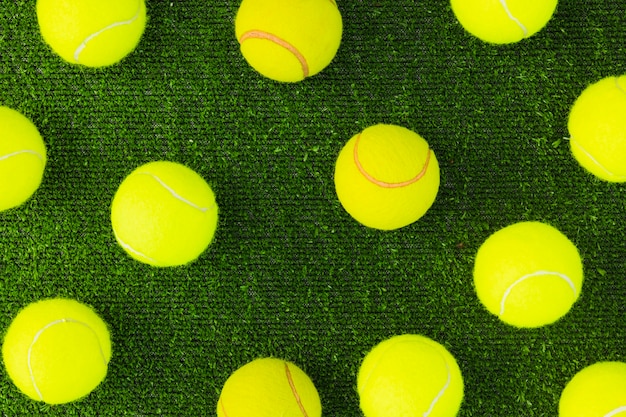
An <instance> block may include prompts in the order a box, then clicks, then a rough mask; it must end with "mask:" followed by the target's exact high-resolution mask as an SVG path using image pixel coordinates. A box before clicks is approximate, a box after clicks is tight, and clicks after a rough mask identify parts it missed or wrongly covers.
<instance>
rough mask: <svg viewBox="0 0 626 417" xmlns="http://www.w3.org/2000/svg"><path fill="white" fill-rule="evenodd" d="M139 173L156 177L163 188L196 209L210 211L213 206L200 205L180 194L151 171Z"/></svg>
mask: <svg viewBox="0 0 626 417" xmlns="http://www.w3.org/2000/svg"><path fill="white" fill-rule="evenodd" d="M138 174H140V175H148V176H150V177H152V178H154V180H155V181H157V182H158V183H159V184H161V186H162V187H163V188H165V189H166V190H167V191H168V192H169V193H170V194H171V195H172V196H173V197H174V198H175V199H177V200H180V201H182V202H183V203H185V204H187V205H189V206H191V207H193V208H195V209H196V210H200V211H201V212H203V213H205V212H207V211H209V210H210V209H212V208H213V206H215V205H212V206H211V207H200V206H199V205H197V204H195V203H194V202H192V201H189V200H187V199H186V198H185V197H183V196H181V195H180V194H178V193H177V192H176V191H174V189H173V188H172V187H170V186H169V185H167V184H166V183H165V182H164V181H163V180H162V179H161V178H159V177H158V176H156V175H154V174H152V173H150V172H138Z"/></svg>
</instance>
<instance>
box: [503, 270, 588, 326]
mask: <svg viewBox="0 0 626 417" xmlns="http://www.w3.org/2000/svg"><path fill="white" fill-rule="evenodd" d="M541 275H555V276H557V277H559V278H561V279H563V281H565V282H566V283H567V285H569V286H570V288H571V289H572V292H573V293H574V297H576V294H577V291H576V285H574V283H573V282H572V280H571V279H570V277H568V276H567V275H565V274H562V273H560V272H553V271H536V272H532V273H530V274H526V275H524V276H523V277H521V278H519V279H518V280H517V281H515V282H514V283H512V284H511V285H509V286H508V288H507V289H506V291H505V292H504V294H503V295H502V300H500V317H502V316H503V315H504V306H505V304H506V299H507V298H508V296H509V295H510V294H511V291H513V288H515V287H516V286H517V285H519V284H521V283H522V282H524V281H526V280H527V279H530V278H534V277H538V276H541Z"/></svg>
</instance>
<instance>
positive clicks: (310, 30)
mask: <svg viewBox="0 0 626 417" xmlns="http://www.w3.org/2000/svg"><path fill="white" fill-rule="evenodd" d="M341 33H342V20H341V14H340V13H339V9H337V5H336V4H335V1H334V0H243V1H242V2H241V5H240V6H239V11H238V12H237V17H236V19H235V35H236V36H237V40H238V41H239V43H240V44H241V53H242V54H243V56H244V58H245V59H246V61H248V64H250V65H251V66H252V67H253V68H254V69H255V70H257V71H258V72H259V73H261V74H262V75H264V76H265V77H268V78H271V79H272V80H276V81H282V82H296V81H301V80H303V79H305V78H306V77H310V76H312V75H315V74H317V73H319V72H320V71H322V70H323V69H324V68H326V67H327V66H328V65H329V64H330V62H331V61H332V60H333V58H334V57H335V54H336V53H337V50H338V49H339V44H340V43H341Z"/></svg>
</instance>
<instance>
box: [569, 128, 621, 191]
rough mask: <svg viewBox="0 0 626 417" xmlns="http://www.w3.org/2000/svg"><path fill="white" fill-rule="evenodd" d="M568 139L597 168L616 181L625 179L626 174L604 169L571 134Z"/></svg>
mask: <svg viewBox="0 0 626 417" xmlns="http://www.w3.org/2000/svg"><path fill="white" fill-rule="evenodd" d="M569 140H570V142H573V143H574V145H576V146H577V147H578V149H580V150H581V151H582V153H584V154H585V155H586V156H587V158H589V159H591V161H593V163H594V164H596V165H597V166H598V168H600V169H601V170H602V171H604V172H605V173H606V174H607V175H610V176H612V177H615V179H616V180H618V181H620V180H626V175H617V174H615V173H613V172H611V171H609V170H608V169H606V168H605V167H604V165H602V164H601V163H600V162H598V160H597V159H596V158H594V157H593V155H591V154H590V153H589V152H588V151H587V150H586V149H585V148H583V147H582V145H581V144H580V143H579V142H578V141H577V140H576V139H575V138H574V137H573V136H572V137H571V138H570V139H569Z"/></svg>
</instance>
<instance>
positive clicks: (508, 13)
mask: <svg viewBox="0 0 626 417" xmlns="http://www.w3.org/2000/svg"><path fill="white" fill-rule="evenodd" d="M500 4H501V5H502V7H503V8H504V11H505V12H506V14H507V16H509V19H511V20H512V21H513V22H514V23H515V24H516V25H517V26H519V27H520V29H522V32H524V37H526V36H528V29H526V26H524V24H523V23H522V22H520V21H519V19H518V18H517V17H515V16H513V13H511V11H510V10H509V6H508V5H507V4H506V0H500Z"/></svg>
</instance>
